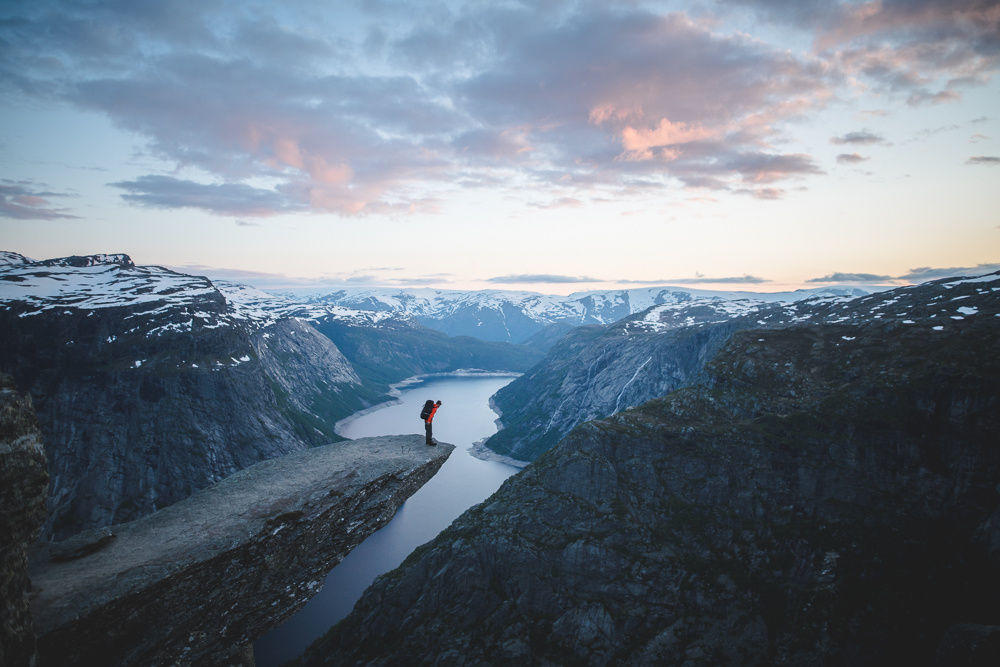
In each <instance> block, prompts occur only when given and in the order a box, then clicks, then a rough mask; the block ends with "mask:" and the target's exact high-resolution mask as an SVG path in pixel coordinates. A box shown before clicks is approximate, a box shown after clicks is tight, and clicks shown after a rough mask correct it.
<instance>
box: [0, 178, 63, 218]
mask: <svg viewBox="0 0 1000 667" xmlns="http://www.w3.org/2000/svg"><path fill="white" fill-rule="evenodd" d="M45 187H46V186H45V185H44V184H38V183H35V182H33V181H26V180H25V181H15V180H10V179H6V178H5V179H0V217H3V218H13V219H15V220H72V219H77V218H79V216H76V215H73V214H72V213H69V212H68V210H67V209H65V208H54V207H53V206H52V203H51V202H50V201H49V200H50V199H52V198H59V197H73V196H75V195H73V194H70V193H65V192H53V191H51V190H45V189H44V188H45Z"/></svg>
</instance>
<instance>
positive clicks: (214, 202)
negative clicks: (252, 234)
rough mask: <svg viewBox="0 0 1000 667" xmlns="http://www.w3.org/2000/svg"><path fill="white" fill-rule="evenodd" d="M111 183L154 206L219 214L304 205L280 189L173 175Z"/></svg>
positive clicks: (135, 201)
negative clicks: (213, 182) (193, 209)
mask: <svg viewBox="0 0 1000 667" xmlns="http://www.w3.org/2000/svg"><path fill="white" fill-rule="evenodd" d="M108 185H110V186H112V187H115V188H121V189H122V190H127V191H128V192H127V194H123V195H121V198H122V199H124V200H125V201H127V202H129V203H131V204H137V205H139V206H148V207H150V208H168V209H170V208H195V209H200V210H203V211H207V212H209V213H217V214H219V215H249V216H265V215H273V214H275V213H280V212H284V211H292V210H297V209H301V208H302V205H301V204H299V203H297V202H295V201H294V200H292V199H290V198H289V197H288V196H286V195H285V194H283V193H281V192H279V191H276V190H264V189H261V188H254V187H251V186H249V185H244V184H242V183H215V184H204V183H196V182H194V181H187V180H181V179H177V178H173V177H171V176H157V175H149V176H140V177H139V178H137V179H135V180H133V181H118V182H117V183H109V184H108ZM237 224H240V223H239V222H237ZM244 224H245V223H244Z"/></svg>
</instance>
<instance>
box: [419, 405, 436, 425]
mask: <svg viewBox="0 0 1000 667" xmlns="http://www.w3.org/2000/svg"><path fill="white" fill-rule="evenodd" d="M433 409H434V401H424V409H423V410H421V411H420V418H421V419H423V420H424V421H427V418H428V417H430V416H431V410H433Z"/></svg>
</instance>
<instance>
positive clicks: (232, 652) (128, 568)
mask: <svg viewBox="0 0 1000 667" xmlns="http://www.w3.org/2000/svg"><path fill="white" fill-rule="evenodd" d="M452 449H453V447H452V446H451V445H444V444H443V445H439V446H438V447H427V446H426V445H425V444H424V443H423V437H422V436H416V435H414V436H388V437H382V438H363V439H359V440H352V441H346V442H343V443H337V444H334V445H328V446H324V447H316V448H312V449H308V450H305V451H302V452H297V453H295V454H290V455H288V456H285V457H281V458H276V459H271V460H268V461H264V462H261V463H258V464H256V465H254V466H251V467H249V468H247V469H245V470H242V471H240V472H238V473H235V474H233V475H231V476H229V477H227V478H226V479H225V480H223V481H222V482H220V483H218V484H216V485H215V486H212V487H210V488H207V489H204V490H202V491H199V492H197V493H195V494H194V495H192V496H191V497H189V498H187V499H185V500H182V501H180V502H178V503H176V504H174V505H171V506H170V507H168V508H166V509H163V510H160V511H159V512H156V513H154V514H151V515H149V516H146V517H143V518H141V519H139V520H137V521H133V522H130V523H126V524H121V525H116V526H112V527H111V529H110V531H109V532H107V533H104V534H98V535H94V536H92V537H91V539H90V540H89V542H88V541H87V540H84V539H83V538H84V535H80V536H78V537H77V538H76V539H75V540H74V541H75V542H76V543H77V544H75V545H74V548H73V549H70V548H66V547H67V546H68V545H47V544H43V545H41V546H40V547H39V548H38V549H37V550H36V552H35V553H34V554H33V558H32V571H31V574H32V581H33V582H34V584H35V588H36V591H37V592H36V594H35V595H34V596H33V600H32V612H33V613H34V616H35V622H36V627H37V632H38V635H39V638H40V642H39V646H40V650H39V655H40V664H42V665H91V664H116V665H159V664H176V663H178V662H180V663H187V664H191V663H194V664H212V665H217V664H227V661H230V660H234V656H236V655H238V654H240V653H241V651H242V649H243V648H245V647H246V646H247V645H248V644H249V643H250V642H252V641H253V639H255V638H256V637H258V636H259V635H260V634H262V633H263V632H264V631H266V630H267V629H269V628H270V627H273V626H274V625H276V624H278V623H280V622H281V621H282V620H283V619H284V618H286V617H288V616H289V615H291V614H292V613H294V612H295V611H296V610H297V609H298V608H299V607H300V606H301V605H302V604H304V603H305V602H306V601H307V600H308V599H309V598H310V597H311V596H312V595H313V594H314V593H316V592H317V591H318V590H319V587H320V586H321V585H322V581H323V577H324V575H325V574H326V572H327V571H329V570H330V568H332V567H333V566H334V565H336V564H337V563H338V562H339V561H340V560H341V559H342V558H343V557H344V556H345V555H346V554H347V553H348V552H349V551H350V550H351V549H353V548H354V547H355V546H357V545H358V544H359V543H360V542H361V541H362V540H364V539H365V538H366V537H367V536H368V535H370V534H371V533H373V532H374V531H376V530H377V529H378V528H380V527H381V526H383V525H384V524H386V523H388V521H389V520H390V519H391V518H392V516H393V514H394V513H395V511H396V509H397V508H398V507H399V506H400V505H401V504H402V503H403V501H404V500H406V498H408V497H409V496H410V495H411V494H413V492H414V491H416V490H417V489H419V488H420V486H422V485H423V484H424V483H425V482H427V480H429V479H430V478H431V477H432V476H433V475H434V474H435V473H436V472H437V471H438V469H439V468H440V467H441V465H442V464H443V463H444V461H445V460H446V459H447V458H448V455H449V454H450V453H451V451H452ZM74 552H75V553H74ZM77 554H83V555H82V556H76V555H77ZM74 556H76V557H74Z"/></svg>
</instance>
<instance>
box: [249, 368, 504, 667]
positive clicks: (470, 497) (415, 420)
mask: <svg viewBox="0 0 1000 667" xmlns="http://www.w3.org/2000/svg"><path fill="white" fill-rule="evenodd" d="M514 377H515V376H513V375H511V376H503V377H498V376H486V375H478V376H475V375H474V376H457V375H456V376H438V377H434V378H431V379H427V380H423V381H421V382H418V383H415V384H410V385H408V386H406V388H405V389H402V391H401V394H400V396H399V403H395V404H390V405H386V406H385V407H381V408H378V409H376V410H374V411H372V412H368V413H367V414H362V415H359V416H356V417H351V418H348V419H347V420H345V421H343V422H341V423H340V425H339V426H338V429H337V431H338V432H339V433H340V434H341V435H343V436H344V437H347V438H365V437H369V436H375V435H395V434H400V433H420V434H423V432H424V425H423V422H421V421H420V419H419V414H420V408H421V407H422V406H423V404H424V401H425V400H427V399H428V398H430V399H435V400H441V401H442V405H441V408H440V409H439V410H438V412H437V414H436V415H435V416H434V437H435V438H436V439H437V440H440V441H441V442H449V443H451V444H453V445H455V451H454V452H452V454H451V456H450V457H448V460H447V461H445V463H444V465H443V466H441V470H439V471H438V473H437V474H436V475H435V476H434V477H433V478H432V479H431V480H430V481H429V482H427V484H425V485H424V486H422V487H421V488H420V490H418V491H417V492H416V493H414V494H413V495H412V496H410V498H408V499H407V501H406V502H405V503H403V505H402V507H400V508H399V510H398V511H397V512H396V516H395V517H393V519H392V521H390V522H389V523H388V524H387V525H386V526H385V527H383V528H382V529H381V530H379V531H378V532H376V533H374V534H372V535H371V536H370V537H369V538H368V539H367V540H365V541H364V542H362V543H361V544H360V545H358V547H357V548H356V549H354V551H352V552H351V553H349V554H347V557H346V558H344V560H342V561H341V562H340V564H339V565H337V566H336V567H335V568H333V569H332V570H331V571H330V573H329V574H328V575H327V578H326V582H325V583H324V584H323V589H322V590H321V591H320V592H319V593H318V594H317V595H316V596H315V597H313V598H312V599H311V600H310V601H309V602H307V603H306V605H305V606H304V607H302V609H300V610H299V611H298V613H296V614H295V615H294V616H292V617H291V618H289V619H288V620H287V621H286V622H285V623H284V624H283V625H281V626H279V627H277V628H275V629H273V630H271V631H270V632H268V633H267V634H266V635H264V636H263V637H261V638H260V639H258V640H257V641H256V642H255V643H254V653H255V656H256V661H257V665H259V666H260V667H270V666H271V665H279V664H281V663H283V662H285V661H286V660H290V659H292V658H295V657H297V656H298V655H299V654H301V653H302V651H303V650H305V648H306V647H307V646H309V644H311V643H312V642H313V641H314V640H315V639H316V638H318V637H319V636H320V635H322V634H323V633H325V632H326V631H327V630H328V629H329V628H330V627H331V626H333V625H334V624H335V623H336V622H337V621H339V620H340V619H342V618H344V617H345V616H347V614H348V613H350V611H351V609H352V608H353V607H354V603H355V602H357V600H358V598H360V597H361V594H362V593H363V592H364V591H365V589H366V588H368V586H370V585H371V583H372V582H373V581H374V580H375V577H377V576H378V575H380V574H383V573H385V572H388V571H389V570H392V569H393V568H395V567H397V566H398V565H399V564H400V563H402V562H403V560H404V559H405V558H406V557H407V556H408V555H410V553H411V552H412V551H413V550H414V549H416V548H417V547H418V546H420V545H421V544H423V543H425V542H428V541H430V540H431V539H433V538H434V537H436V536H437V534H438V533H440V532H441V531H442V530H444V529H445V528H447V527H448V525H449V524H451V522H452V521H454V520H455V519H456V518H458V516H459V515H460V514H461V513H462V512H464V511H465V510H467V509H469V508H470V507H472V506H473V505H475V504H476V503H480V502H482V501H483V500H485V499H486V498H488V497H489V496H490V495H491V494H492V493H493V492H494V491H496V490H497V489H498V488H499V487H500V485H501V484H502V483H503V481H504V480H505V479H507V478H508V477H510V476H511V475H513V474H514V473H516V472H517V471H518V469H517V468H515V467H513V466H509V465H507V464H505V463H500V462H497V461H484V460H482V459H478V458H476V457H474V456H472V455H471V454H469V452H468V448H469V446H470V445H471V444H472V443H474V442H476V441H478V440H481V439H483V438H485V437H488V436H490V435H492V434H494V433H496V430H497V429H496V425H495V424H494V420H495V419H496V417H497V415H496V413H494V412H493V410H492V409H491V408H490V407H489V403H488V401H489V398H490V396H492V395H493V394H494V393H496V391H497V390H498V389H500V387H503V386H504V385H506V384H508V383H509V382H511V381H512V380H513V379H514Z"/></svg>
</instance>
